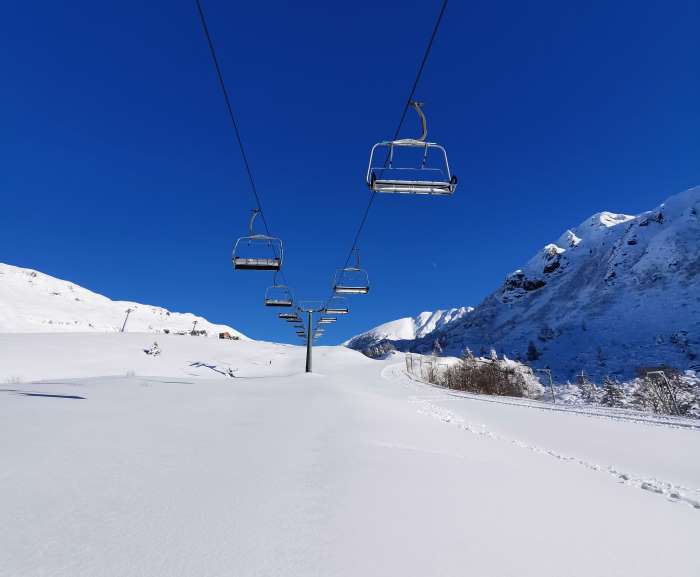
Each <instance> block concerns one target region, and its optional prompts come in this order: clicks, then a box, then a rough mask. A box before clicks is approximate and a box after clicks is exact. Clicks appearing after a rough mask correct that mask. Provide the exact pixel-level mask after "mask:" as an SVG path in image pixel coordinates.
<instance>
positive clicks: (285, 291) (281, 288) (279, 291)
mask: <svg viewBox="0 0 700 577" xmlns="http://www.w3.org/2000/svg"><path fill="white" fill-rule="evenodd" d="M293 304H294V299H293V298H292V291H291V290H290V289H289V287H288V286H287V285H283V284H277V273H275V276H274V278H273V280H272V286H269V287H267V289H265V306H266V307H291V306H292V305H293Z"/></svg>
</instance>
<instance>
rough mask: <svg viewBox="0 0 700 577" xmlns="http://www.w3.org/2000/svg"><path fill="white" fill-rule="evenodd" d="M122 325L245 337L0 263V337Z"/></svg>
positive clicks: (115, 328)
mask: <svg viewBox="0 0 700 577" xmlns="http://www.w3.org/2000/svg"><path fill="white" fill-rule="evenodd" d="M127 309H128V310H130V313H129V316H128V320H127V319H126V316H127V315H126V311H127ZM125 320H126V328H127V329H128V330H129V331H130V332H147V333H160V332H163V331H166V330H167V331H170V332H173V333H175V332H189V331H191V330H192V329H193V328H194V329H196V330H198V331H201V330H205V331H207V333H208V334H209V335H210V336H217V335H218V333H220V332H228V333H230V334H231V335H235V336H238V337H239V338H247V337H245V336H244V335H242V334H241V333H239V332H238V331H236V330H235V329H232V328H231V327H228V326H226V325H217V324H213V323H210V322H209V321H208V320H206V319H204V318H202V317H198V316H196V315H193V314H191V313H176V312H171V311H169V310H167V309H164V308H162V307H157V306H152V305H144V304H141V303H135V302H131V301H113V300H111V299H109V298H107V297H106V296H103V295H101V294H97V293H95V292H92V291H90V290H88V289H86V288H83V287H81V286H79V285H77V284H75V283H73V282H70V281H66V280H62V279H58V278H55V277H52V276H50V275H47V274H44V273H41V272H39V271H35V270H32V269H28V268H21V267H17V266H12V265H9V264H3V263H0V332H8V333H9V332H12V333H48V332H118V331H120V330H121V328H122V326H124V322H125ZM195 321H196V324H195Z"/></svg>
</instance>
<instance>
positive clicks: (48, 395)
mask: <svg viewBox="0 0 700 577" xmlns="http://www.w3.org/2000/svg"><path fill="white" fill-rule="evenodd" d="M18 394H20V395H24V396H25V397H50V398H53V399H82V400H85V397H81V396H80V395H55V394H49V393H25V392H22V391H18Z"/></svg>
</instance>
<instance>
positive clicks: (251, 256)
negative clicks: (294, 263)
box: [231, 208, 284, 271]
mask: <svg viewBox="0 0 700 577" xmlns="http://www.w3.org/2000/svg"><path fill="white" fill-rule="evenodd" d="M259 213H260V211H259V210H258V209H257V208H256V209H254V210H253V214H252V215H251V217H250V222H249V224H248V230H249V232H250V234H249V236H243V237H241V238H239V239H238V240H237V241H236V244H235V246H234V247H233V255H232V256H231V261H232V262H233V268H234V270H271V271H278V270H280V268H282V255H283V252H284V247H283V245H282V241H281V240H280V239H279V238H275V237H272V236H268V235H266V234H256V233H255V232H254V231H253V223H254V222H255V218H256V217H257V215H258V214H259Z"/></svg>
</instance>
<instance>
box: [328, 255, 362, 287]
mask: <svg viewBox="0 0 700 577" xmlns="http://www.w3.org/2000/svg"><path fill="white" fill-rule="evenodd" d="M353 252H354V253H355V265H354V266H349V267H345V268H342V269H340V270H338V271H337V272H336V275H335V280H334V282H333V292H334V293H335V294H337V295H338V294H351V295H352V294H360V295H362V294H367V293H368V292H369V276H368V275H367V272H366V271H364V270H363V269H361V268H360V251H359V250H358V249H354V250H353Z"/></svg>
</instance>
